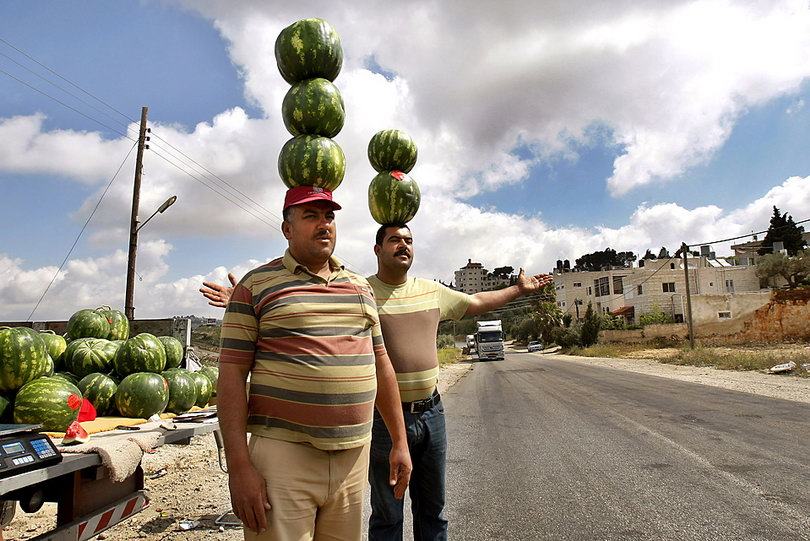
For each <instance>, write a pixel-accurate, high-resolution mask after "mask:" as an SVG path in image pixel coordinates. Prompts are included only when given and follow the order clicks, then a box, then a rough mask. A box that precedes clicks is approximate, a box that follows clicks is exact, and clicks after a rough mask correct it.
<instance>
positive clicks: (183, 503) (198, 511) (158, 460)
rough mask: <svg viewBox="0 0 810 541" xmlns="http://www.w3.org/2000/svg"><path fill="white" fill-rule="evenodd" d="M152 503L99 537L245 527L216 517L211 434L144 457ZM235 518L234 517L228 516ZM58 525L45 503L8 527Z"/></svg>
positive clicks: (222, 491) (235, 532) (230, 531)
mask: <svg viewBox="0 0 810 541" xmlns="http://www.w3.org/2000/svg"><path fill="white" fill-rule="evenodd" d="M471 367H472V365H471V364H470V363H467V362H460V363H456V364H451V365H447V366H445V367H443V368H442V371H441V374H440V377H439V392H444V391H445V390H446V389H447V388H448V387H450V386H452V385H453V384H455V383H456V382H457V381H458V380H459V379H461V377H463V376H464V374H466V373H467V371H468V370H470V369H471ZM143 468H144V472H145V476H146V488H147V489H148V490H149V494H150V497H151V503H150V505H149V507H147V508H146V509H144V510H143V511H141V512H140V513H138V514H136V515H135V516H134V517H133V518H131V519H130V520H129V521H127V522H124V523H122V524H119V525H117V526H115V527H114V528H112V529H110V530H108V531H107V532H105V533H103V534H101V536H99V537H98V539H109V540H116V541H118V540H126V539H156V540H157V539H185V540H197V539H217V540H222V541H225V540H228V541H230V540H241V539H243V536H242V529H241V527H234V526H222V527H221V526H218V525H217V524H215V520H216V519H217V517H219V516H220V515H221V514H222V513H224V512H226V511H229V510H230V501H229V498H228V477H227V475H226V474H225V473H223V472H222V471H221V470H220V468H219V463H218V460H217V448H216V444H215V442H214V438H213V436H212V435H206V436H199V437H196V438H194V439H192V441H191V444H190V445H188V446H177V445H165V446H163V447H160V448H159V449H158V450H157V452H155V453H153V454H147V455H145V456H144V459H143ZM227 518H230V519H231V520H233V518H234V517H233V515H229V517H227ZM181 521H196V522H197V523H198V524H195V525H194V528H193V529H190V530H182V529H181V526H180V525H181ZM55 524H56V504H45V505H44V506H43V508H42V509H40V510H39V511H38V512H37V513H33V514H26V513H23V512H22V511H21V510H20V509H19V508H18V509H17V513H16V516H15V518H14V520H13V521H12V522H11V524H10V525H9V526H8V527H7V528H6V529H5V530H4V532H3V533H4V535H5V538H6V539H7V540H12V539H13V540H20V541H22V540H25V539H31V538H33V537H36V536H37V535H40V534H42V533H44V532H46V531H48V530H50V529H52V528H53V527H54V526H55Z"/></svg>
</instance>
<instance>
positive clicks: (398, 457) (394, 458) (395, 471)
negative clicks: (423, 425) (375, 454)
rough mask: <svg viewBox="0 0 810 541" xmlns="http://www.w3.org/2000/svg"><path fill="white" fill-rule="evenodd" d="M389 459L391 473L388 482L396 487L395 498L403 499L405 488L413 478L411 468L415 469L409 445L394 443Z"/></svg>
mask: <svg viewBox="0 0 810 541" xmlns="http://www.w3.org/2000/svg"><path fill="white" fill-rule="evenodd" d="M388 461H389V463H390V464H391V474H390V476H389V480H388V482H389V483H390V485H391V486H392V487H394V498H396V499H397V500H401V499H402V498H404V497H405V489H406V488H408V483H409V482H410V480H411V470H413V465H412V464H411V453H410V452H409V451H408V445H407V444H404V445H394V446H393V447H392V448H391V454H390V455H388Z"/></svg>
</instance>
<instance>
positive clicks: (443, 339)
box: [436, 334, 456, 349]
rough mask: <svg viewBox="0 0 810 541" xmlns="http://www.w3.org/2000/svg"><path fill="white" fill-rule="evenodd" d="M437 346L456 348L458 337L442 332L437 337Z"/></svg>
mask: <svg viewBox="0 0 810 541" xmlns="http://www.w3.org/2000/svg"><path fill="white" fill-rule="evenodd" d="M436 347H437V348H438V349H442V348H454V347H456V339H455V338H453V335H451V334H440V335H439V336H438V337H436Z"/></svg>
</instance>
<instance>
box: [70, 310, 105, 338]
mask: <svg viewBox="0 0 810 541" xmlns="http://www.w3.org/2000/svg"><path fill="white" fill-rule="evenodd" d="M67 335H68V336H69V337H70V339H71V340H76V339H78V338H104V339H106V338H107V337H108V336H109V335H110V324H109V322H108V321H107V317H106V316H105V315H104V314H102V313H101V312H98V311H96V310H90V309H89V308H85V309H84V310H79V311H78V312H76V313H75V314H73V315H72V316H70V319H69V320H68V323H67Z"/></svg>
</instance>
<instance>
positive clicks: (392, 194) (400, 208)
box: [368, 130, 421, 225]
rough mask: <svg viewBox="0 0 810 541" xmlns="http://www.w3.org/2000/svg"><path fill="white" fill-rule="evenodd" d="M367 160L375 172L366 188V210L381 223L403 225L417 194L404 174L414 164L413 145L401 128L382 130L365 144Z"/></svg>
mask: <svg viewBox="0 0 810 541" xmlns="http://www.w3.org/2000/svg"><path fill="white" fill-rule="evenodd" d="M368 160H369V161H370V162H371V166H372V167H373V168H374V170H375V171H377V173H378V174H377V176H375V177H374V178H373V179H372V181H371V184H370V185H369V187H368V209H369V211H371V217H372V218H374V220H375V221H376V222H377V223H379V224H381V225H388V224H406V223H408V222H409V221H411V220H412V219H413V217H414V216H416V212H417V211H418V210H419V203H420V201H421V194H420V193H419V186H418V185H417V184H416V181H415V180H414V179H413V178H411V177H410V176H408V173H409V172H410V171H411V169H413V166H414V165H416V144H415V143H414V142H413V139H411V138H410V136H409V135H408V134H407V133H405V132H403V131H401V130H382V131H380V132H377V133H376V134H374V137H372V138H371V141H369V143H368Z"/></svg>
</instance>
